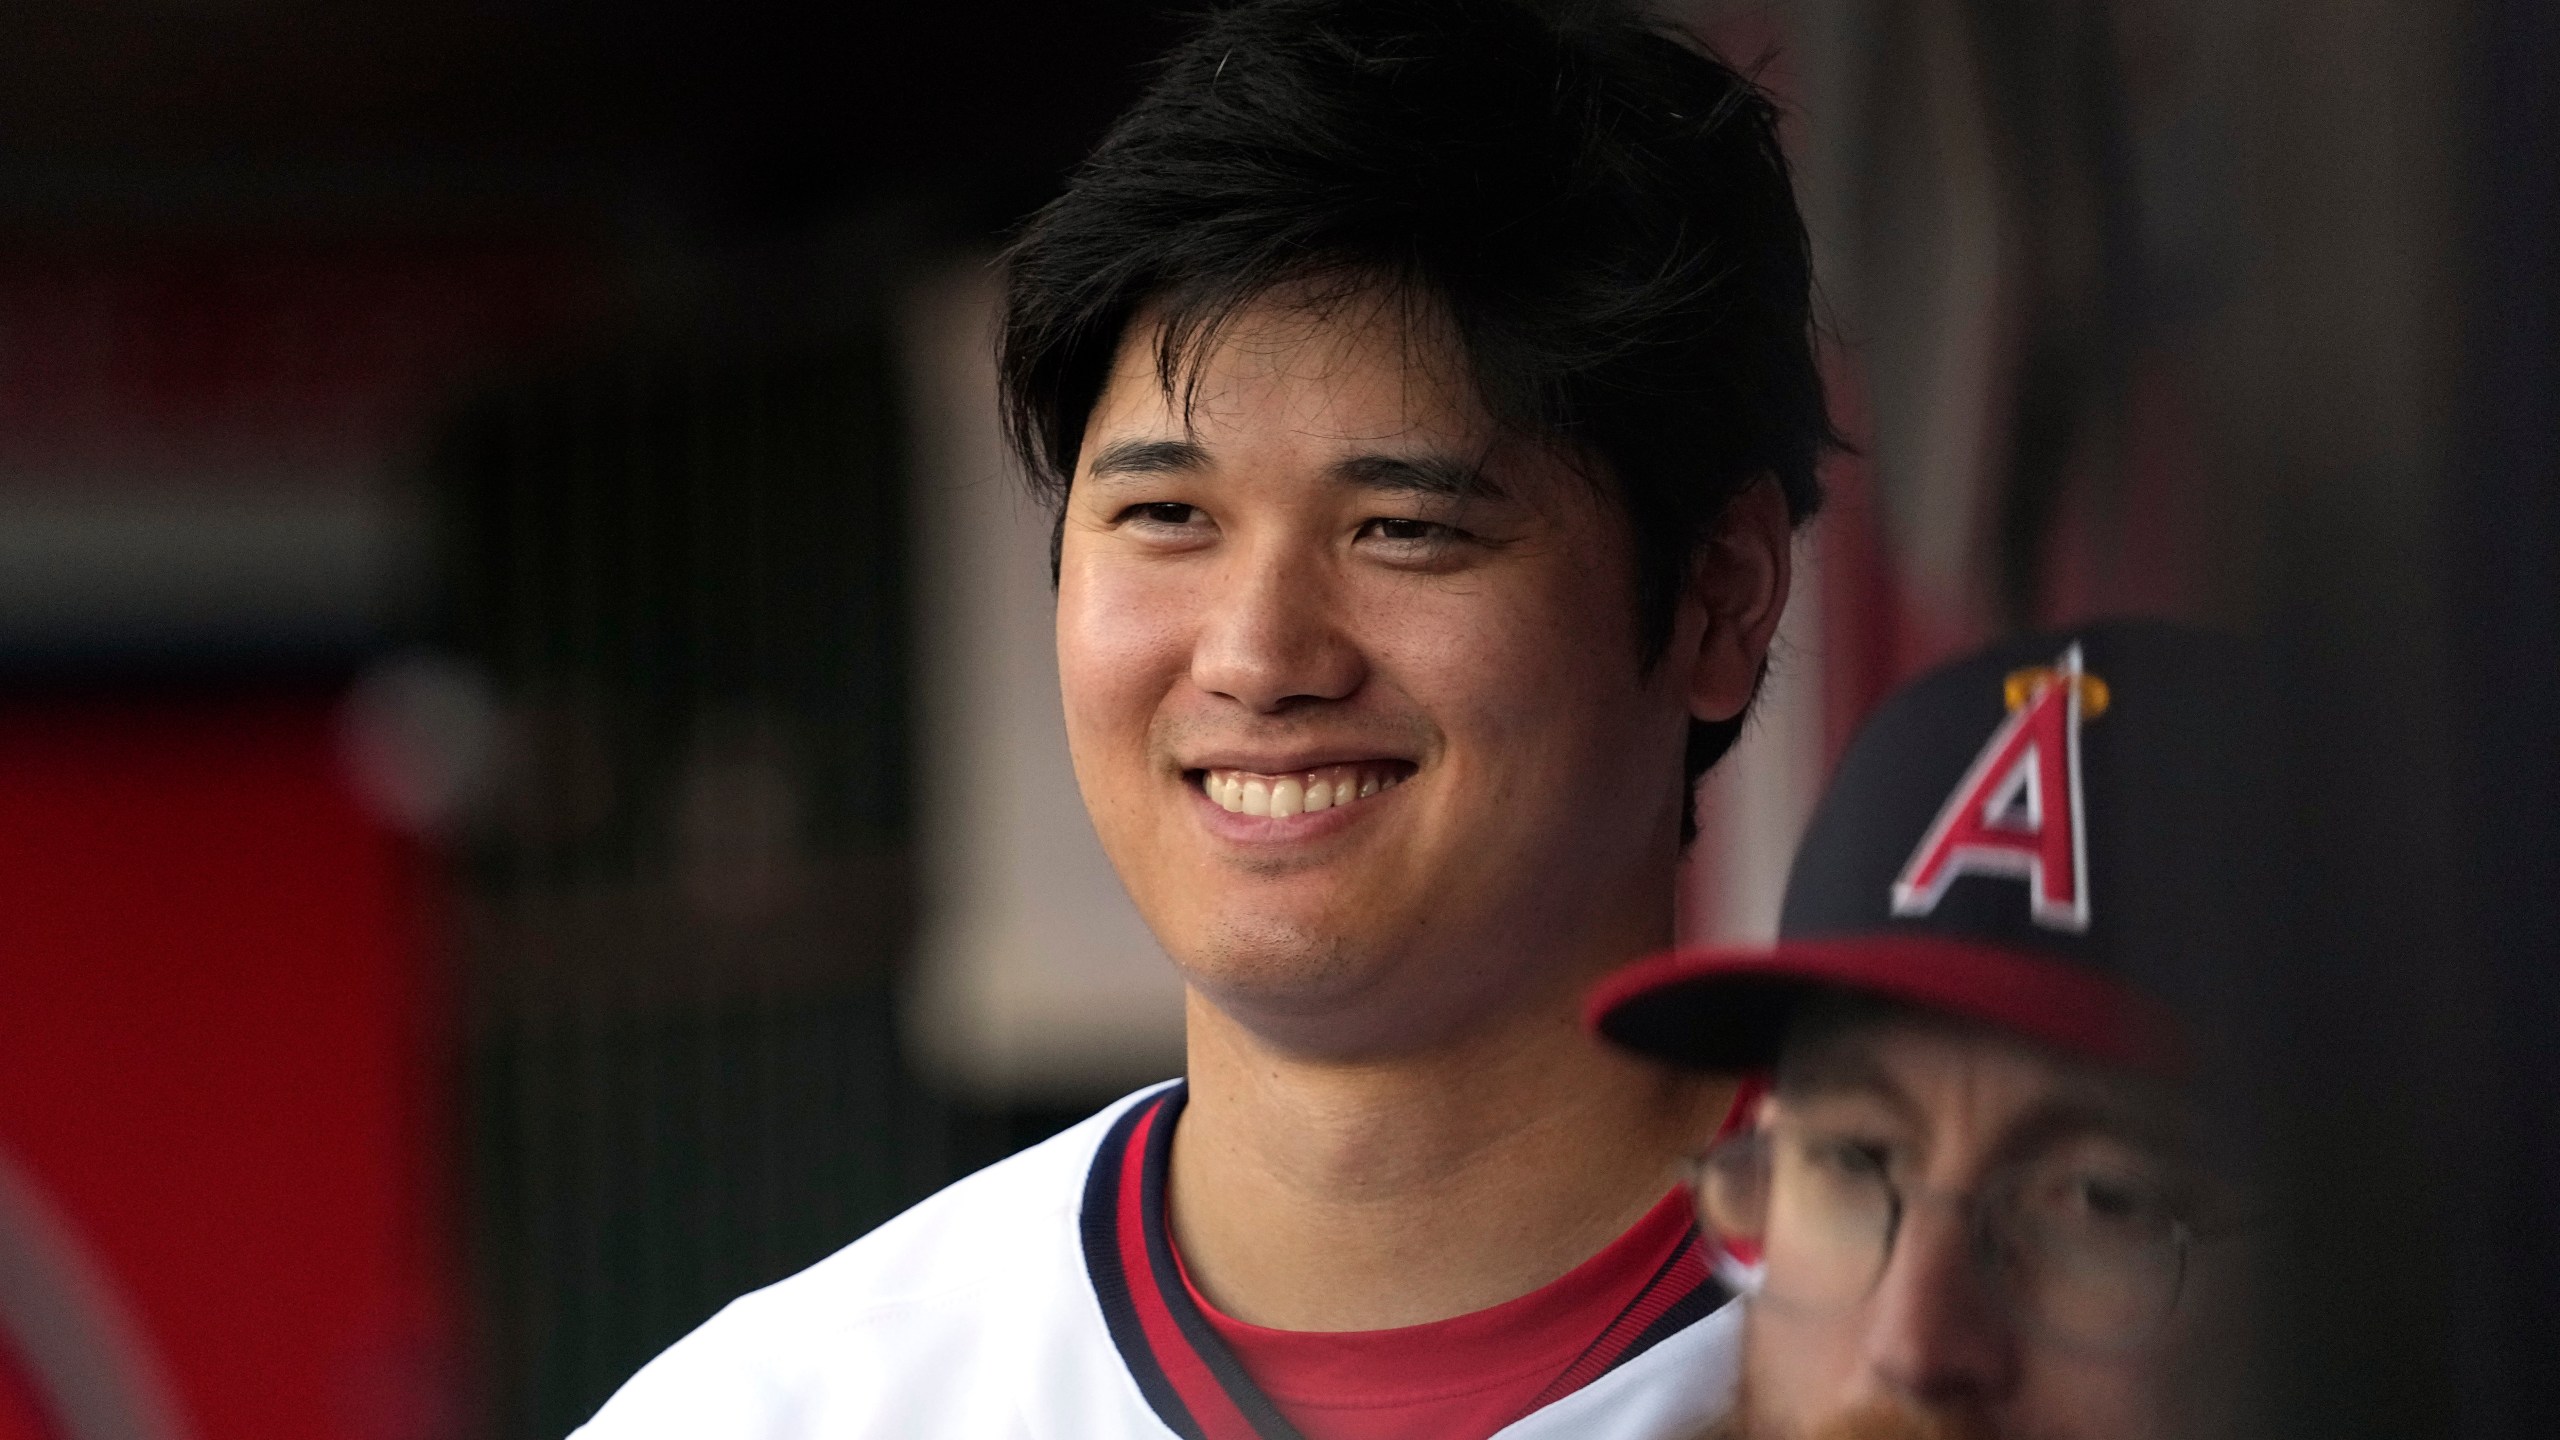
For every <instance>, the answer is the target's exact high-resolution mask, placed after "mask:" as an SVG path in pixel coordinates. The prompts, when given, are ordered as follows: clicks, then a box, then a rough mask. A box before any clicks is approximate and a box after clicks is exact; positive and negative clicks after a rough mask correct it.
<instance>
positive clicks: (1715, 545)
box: [1683, 475, 1795, 723]
mask: <svg viewBox="0 0 2560 1440" xmlns="http://www.w3.org/2000/svg"><path fill="white" fill-rule="evenodd" d="M1794 542H1795V530H1794V527H1793V526H1792V525H1790V524H1789V523H1788V521H1787V501H1786V497H1785V496H1784V495H1782V494H1780V493H1779V491H1778V482H1777V481H1776V480H1775V479H1773V478H1771V477H1769V476H1766V475H1763V476H1761V477H1760V478H1759V479H1757V480H1755V481H1753V482H1751V484H1749V485H1748V486H1746V487H1744V489H1743V491H1742V493H1740V494H1738V495H1736V496H1734V497H1733V499H1732V500H1730V501H1728V502H1727V503H1726V505H1725V507H1724V514H1723V516H1722V517H1720V518H1719V519H1718V520H1717V522H1716V528H1715V531H1714V533H1713V534H1711V535H1709V536H1708V537H1707V543H1706V544H1705V545H1703V546H1700V547H1699V550H1698V556H1697V559H1696V561H1695V562H1694V563H1693V564H1691V566H1690V567H1689V590H1688V594H1687V595H1685V596H1684V597H1683V604H1684V605H1685V606H1688V607H1693V608H1694V610H1695V611H1696V612H1697V613H1698V614H1699V615H1700V616H1702V617H1703V619H1704V621H1705V623H1704V624H1703V625H1702V626H1701V627H1700V628H1699V629H1698V632H1697V634H1698V650H1697V654H1696V656H1695V657H1694V661H1695V663H1694V664H1693V665H1692V667H1691V669H1690V672H1689V714H1690V716H1691V718H1693V719H1697V720H1703V721H1708V722H1711V723H1712V722H1714V721H1719V720H1730V719H1732V718H1733V717H1734V716H1736V715H1739V714H1741V713H1742V711H1743V707H1745V706H1747V705H1749V704H1750V703H1751V696H1752V692H1754V691H1755V690H1757V689H1758V688H1759V685H1760V667H1761V663H1762V662H1763V661H1765V660H1767V659H1768V657H1769V642H1770V640H1771V639H1772V638H1773V637H1774V636H1776V634H1777V633H1778V617H1779V616H1780V615H1781V614H1783V613H1784V612H1785V611H1786V608H1787V586H1788V584H1789V582H1790V580H1791V579H1792V572H1793V565H1794Z"/></svg>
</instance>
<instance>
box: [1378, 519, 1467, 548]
mask: <svg viewBox="0 0 2560 1440" xmlns="http://www.w3.org/2000/svg"><path fill="white" fill-rule="evenodd" d="M1360 528H1361V531H1362V532H1363V533H1365V534H1368V535H1372V536H1375V537H1376V538H1378V539H1380V540H1392V541H1395V542H1397V543H1399V544H1417V543H1430V542H1434V541H1443V540H1449V539H1454V538H1455V537H1456V536H1457V534H1458V532H1457V531H1456V530H1454V529H1452V528H1450V527H1449V526H1446V525H1443V524H1440V523H1439V522H1437V521H1434V520H1412V519H1407V518H1404V517H1402V516H1394V515H1381V516H1379V517H1378V518H1376V519H1374V520H1371V521H1369V522H1368V523H1367V524H1365V525H1362V526H1361V527H1360Z"/></svg>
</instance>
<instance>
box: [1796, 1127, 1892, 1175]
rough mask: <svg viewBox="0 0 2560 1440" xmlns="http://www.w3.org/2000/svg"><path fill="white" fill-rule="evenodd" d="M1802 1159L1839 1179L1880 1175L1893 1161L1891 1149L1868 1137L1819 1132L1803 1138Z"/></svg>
mask: <svg viewBox="0 0 2560 1440" xmlns="http://www.w3.org/2000/svg"><path fill="white" fill-rule="evenodd" d="M1804 1148H1805V1159H1806V1160H1807V1161H1809V1162H1810V1163H1811V1164H1812V1165H1813V1167H1814V1168H1815V1169H1817V1170H1822V1171H1826V1172H1828V1173H1830V1174H1833V1175H1837V1176H1840V1177H1841V1178H1843V1179H1860V1180H1864V1179H1880V1178H1882V1177H1883V1176H1884V1174H1885V1172H1886V1171H1887V1170H1888V1169H1889V1168H1891V1166H1892V1164H1893V1156H1892V1154H1891V1152H1889V1151H1888V1150H1886V1149H1885V1147H1884V1146H1882V1145H1879V1144H1876V1143H1874V1142H1873V1141H1868V1140H1853V1139H1850V1138H1848V1137H1846V1136H1822V1137H1816V1138H1814V1139H1810V1140H1808V1141H1806V1142H1805V1147H1804Z"/></svg>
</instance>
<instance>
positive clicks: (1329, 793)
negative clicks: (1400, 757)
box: [1199, 760, 1412, 820]
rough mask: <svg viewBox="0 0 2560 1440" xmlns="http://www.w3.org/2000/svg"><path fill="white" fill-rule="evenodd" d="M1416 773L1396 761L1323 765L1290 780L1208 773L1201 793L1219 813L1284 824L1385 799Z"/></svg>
mask: <svg viewBox="0 0 2560 1440" xmlns="http://www.w3.org/2000/svg"><path fill="white" fill-rule="evenodd" d="M1411 768H1412V767H1411V766H1409V765H1407V764H1405V763H1403V762H1401V761H1393V760H1380V761H1371V762H1366V763H1362V764H1356V765H1324V766H1319V767H1317V768H1316V769H1313V770H1304V771H1298V772H1294V773H1291V774H1286V775H1262V774H1257V773H1255V772H1253V771H1250V770H1204V771H1201V772H1200V781H1199V784H1200V793H1202V794H1204V795H1206V796H1208V797H1209V798H1210V799H1211V800H1213V801H1216V802H1217V804H1218V808H1220V809H1222V810H1225V811H1227V812H1228V813H1230V814H1236V815H1267V816H1269V817H1271V818H1272V819H1275V820H1285V819H1287V818H1289V817H1290V816H1292V815H1309V814H1313V813H1315V812H1316V811H1319V810H1338V809H1341V808H1342V807H1343V806H1345V805H1356V804H1358V803H1359V802H1360V801H1363V800H1366V799H1368V798H1369V797H1370V796H1372V795H1379V794H1384V793H1385V792H1387V791H1389V790H1392V789H1394V788H1395V787H1396V786H1397V785H1398V784H1400V783H1402V781H1403V780H1404V777H1405V772H1406V771H1408V770H1409V769H1411Z"/></svg>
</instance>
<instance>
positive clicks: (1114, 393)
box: [1083, 285, 1500, 464]
mask: <svg viewBox="0 0 2560 1440" xmlns="http://www.w3.org/2000/svg"><path fill="white" fill-rule="evenodd" d="M1499 432H1500V427H1499V426H1498V425H1497V424H1496V423H1495V421H1494V419H1493V417H1492V415H1491V414H1490V412H1489V411H1488V410H1487V409H1486V407H1485V405H1484V402H1483V400H1482V398H1481V396H1480V395H1479V392H1478V390H1477V386H1476V383H1475V377H1474V374H1473V372H1472V370H1471V369H1470V367H1469V365H1468V363H1467V360H1466V357H1465V354H1464V350H1463V348H1462V347H1461V346H1460V345H1459V344H1458V342H1457V340H1456V338H1455V335H1454V333H1453V332H1452V330H1451V328H1450V326H1449V325H1448V324H1447V322H1446V320H1445V318H1444V316H1443V315H1442V313H1441V312H1440V310H1439V309H1438V308H1437V307H1436V306H1434V305H1432V304H1430V303H1429V302H1428V301H1426V300H1422V299H1418V298H1414V297H1410V296H1407V295H1405V294H1403V293H1400V292H1393V291H1387V290H1384V289H1380V288H1376V287H1370V288H1365V289H1340V288H1328V289H1322V290H1319V289H1315V288H1312V287H1310V286H1306V285H1298V286H1290V287H1284V288H1281V289H1276V290H1273V291H1270V292H1268V293H1266V294H1264V295H1262V296H1259V297H1257V298H1255V299H1254V300H1251V301H1249V302H1247V303H1246V304H1245V305H1244V306H1242V307H1241V308H1239V309H1238V310H1237V311H1236V312H1235V313H1234V314H1232V315H1230V316H1227V317H1224V318H1223V319H1221V320H1218V321H1217V322H1216V323H1215V324H1213V325H1210V326H1208V327H1207V328H1205V329H1203V328H1197V327H1193V326H1190V325H1187V324H1184V323H1181V322H1175V323H1173V324H1172V325H1170V326H1169V325H1168V322H1167V320H1166V319H1165V318H1164V316H1163V315H1161V314H1160V313H1158V312H1156V311H1154V310H1146V311H1141V312H1140V314H1139V315H1138V316H1137V318H1136V319H1135V320H1134V321H1133V322H1132V323H1131V325H1130V326H1129V328H1128V330H1127V331H1126V332H1125V333H1124V334H1123V335H1122V337H1121V340H1120V345H1119V349H1118V352H1117V354H1116V355H1115V357H1114V360H1113V363H1112V368H1111V373H1110V375H1109V377H1108V378H1107V380H1106V382H1105V384H1104V387H1103V391H1102V394H1101V396H1100V397H1099V398H1098V399H1097V401H1096V403H1095V406H1094V411H1093V417H1092V420H1091V422H1090V423H1089V424H1088V425H1087V427H1086V434H1085V445H1084V455H1083V459H1084V461H1085V462H1086V463H1088V464H1089V463H1090V461H1091V458H1092V456H1093V453H1094V451H1095V449H1096V447H1097V445H1098V444H1099V443H1101V442H1105V441H1108V440H1111V439H1114V438H1123V437H1126V436H1128V435H1130V434H1133V433H1134V434H1140V435H1146V436H1152V437H1161V438H1173V437H1177V436H1178V437H1181V438H1185V439H1189V440H1192V441H1194V442H1196V443H1199V444H1201V445H1203V446H1205V447H1208V448H1210V449H1212V450H1215V449H1217V448H1220V447H1221V446H1222V445H1223V446H1227V447H1232V446H1234V445H1236V444H1239V443H1249V444H1251V445H1252V446H1253V447H1254V449H1255V451H1256V452H1257V453H1261V454H1266V455H1268V454H1272V453H1273V452H1275V451H1277V452H1281V453H1287V452H1294V451H1308V452H1330V451H1338V450H1340V449H1341V448H1344V447H1346V446H1374V445H1379V444H1404V445H1423V446H1431V447H1438V448H1446V447H1452V446H1457V447H1473V448H1478V449H1483V448H1489V447H1490V446H1492V445H1493V444H1494V443H1495V442H1496V441H1497V440H1498V439H1499V438H1500V433H1499Z"/></svg>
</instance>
